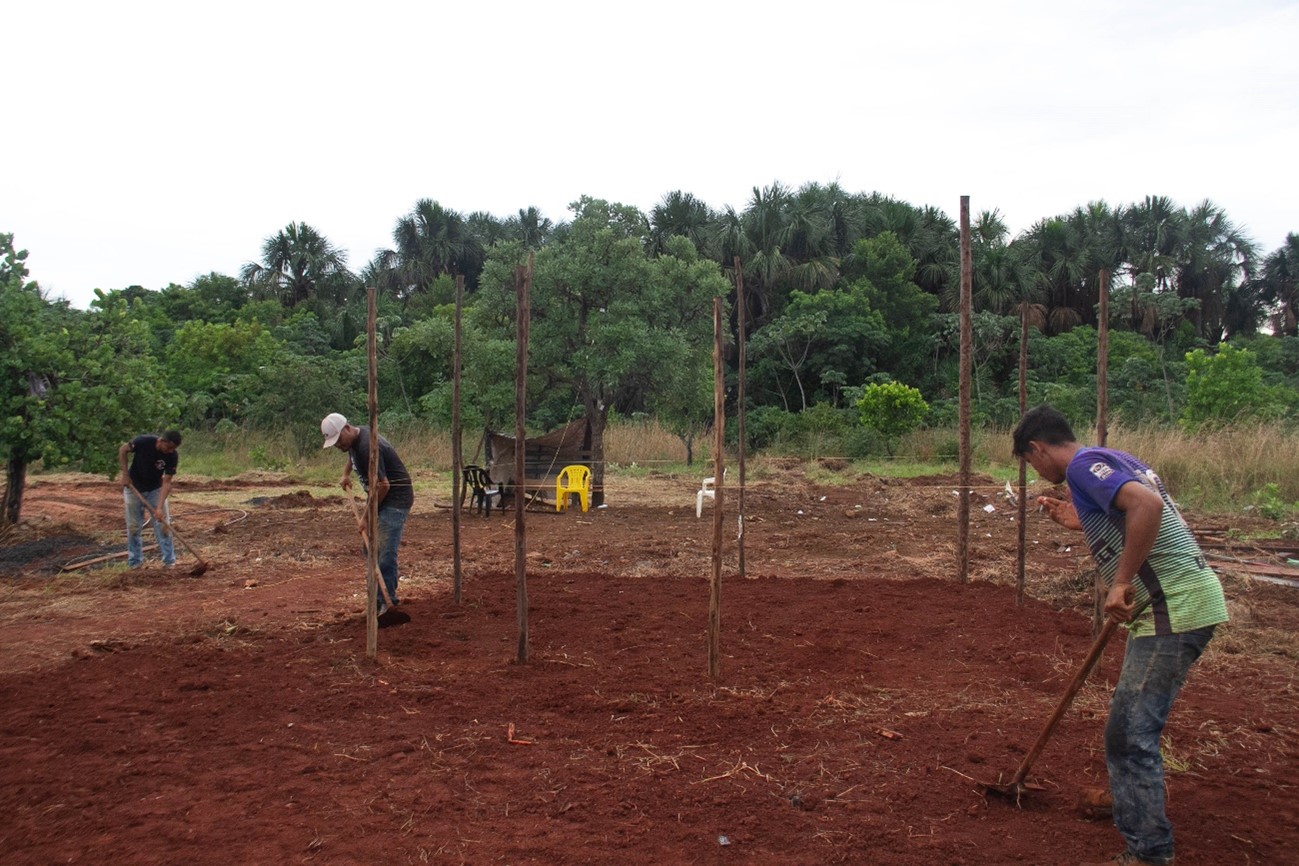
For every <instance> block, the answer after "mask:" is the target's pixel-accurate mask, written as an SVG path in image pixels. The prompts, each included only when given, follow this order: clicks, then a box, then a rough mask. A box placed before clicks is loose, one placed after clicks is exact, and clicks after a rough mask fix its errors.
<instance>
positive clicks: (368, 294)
mask: <svg viewBox="0 0 1299 866" xmlns="http://www.w3.org/2000/svg"><path fill="white" fill-rule="evenodd" d="M365 300H366V321H365V332H366V343H367V352H366V354H367V356H368V357H369V389H368V390H369V403H370V465H369V467H368V468H367V469H366V491H367V495H366V497H365V514H366V518H365V520H366V530H367V532H368V534H369V542H368V545H367V547H368V548H369V549H368V550H367V551H366V553H367V556H366V560H365V611H366V613H365V655H366V657H367V658H374V657H375V655H376V654H377V653H378V651H379V580H380V579H381V578H380V575H379V500H378V499H377V498H376V497H375V495H374V494H375V489H376V488H377V487H378V484H379V362H378V357H379V349H378V338H377V336H376V334H377V329H376V327H375V322H376V320H377V318H378V315H377V312H376V310H377V302H376V300H375V288H374V286H370V287H368V288H367V289H366V290H365Z"/></svg>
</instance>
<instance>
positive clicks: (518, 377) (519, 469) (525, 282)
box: [514, 253, 533, 664]
mask: <svg viewBox="0 0 1299 866" xmlns="http://www.w3.org/2000/svg"><path fill="white" fill-rule="evenodd" d="M532 263H533V254H532V253H529V254H528V264H527V267H524V266H523V265H519V266H517V267H515V269H514V292H515V295H516V307H515V311H514V328H515V340H516V345H515V354H514V590H515V599H516V602H517V619H518V625H519V646H518V653H517V658H518V661H519V664H525V663H526V662H527V661H528V570H527V552H528V546H527V533H526V531H525V529H524V525H523V514H524V510H525V506H526V505H527V501H526V500H527V496H526V495H525V485H524V481H525V480H526V476H525V475H524V471H525V469H526V464H525V461H524V457H525V456H526V453H527V450H528V449H527V448H525V447H524V443H525V442H526V441H527V431H526V430H525V428H524V424H523V419H524V418H525V417H526V416H527V394H528V387H527V386H528V319H529V317H530V316H531V314H532V312H531V305H530V302H529V297H528V296H529V294H530V293H531V291H532Z"/></svg>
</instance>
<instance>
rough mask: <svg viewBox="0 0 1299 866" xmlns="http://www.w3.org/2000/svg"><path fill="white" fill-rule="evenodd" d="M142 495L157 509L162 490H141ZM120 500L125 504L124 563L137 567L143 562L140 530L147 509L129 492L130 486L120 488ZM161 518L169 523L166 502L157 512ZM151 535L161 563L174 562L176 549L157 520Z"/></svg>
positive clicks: (169, 535) (142, 542) (173, 563)
mask: <svg viewBox="0 0 1299 866" xmlns="http://www.w3.org/2000/svg"><path fill="white" fill-rule="evenodd" d="M140 495H141V496H143V497H144V498H145V499H146V500H147V501H148V503H149V505H150V506H152V507H153V510H154V511H158V497H159V496H161V495H162V490H161V489H159V490H141V491H140ZM122 501H123V503H124V504H125V506H126V564H127V565H128V566H130V567H131V568H139V567H140V565H141V564H142V563H143V562H144V540H143V538H142V537H141V530H142V529H143V528H144V518H145V515H146V514H148V511H147V510H146V509H145V507H144V506H143V505H142V504H141V503H140V500H139V499H137V498H136V496H135V494H134V493H132V492H131V488H129V487H123V488H122ZM159 513H160V514H161V515H162V519H163V520H165V521H167V523H169V524H170V523H171V511H170V510H169V509H168V508H167V503H165V502H164V503H163V504H162V510H161V511H160V512H159ZM153 537H154V538H155V539H157V541H158V552H159V553H160V554H162V563H163V565H175V564H176V551H175V548H173V547H172V543H171V534H170V533H168V534H167V535H163V534H162V527H161V526H159V525H158V521H156V520H155V521H154V522H153Z"/></svg>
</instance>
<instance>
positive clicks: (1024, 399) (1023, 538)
mask: <svg viewBox="0 0 1299 866" xmlns="http://www.w3.org/2000/svg"><path fill="white" fill-rule="evenodd" d="M1028 309H1029V303H1028V301H1023V302H1021V303H1020V305H1019V414H1020V416H1021V417H1022V416H1023V414H1024V411H1025V410H1026V409H1027V408H1028ZM1015 507H1016V520H1018V521H1019V545H1018V547H1017V548H1016V553H1015V606H1016V607H1023V606H1024V556H1025V552H1026V549H1025V548H1026V545H1027V544H1028V463H1027V461H1026V460H1024V458H1023V457H1020V458H1019V501H1018V502H1016V503H1015Z"/></svg>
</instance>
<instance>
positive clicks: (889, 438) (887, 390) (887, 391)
mask: <svg viewBox="0 0 1299 866" xmlns="http://www.w3.org/2000/svg"><path fill="white" fill-rule="evenodd" d="M857 411H858V413H859V417H860V418H861V423H862V425H863V426H864V427H866V428H867V429H870V430H874V431H875V432H877V433H879V434H880V436H881V437H882V438H883V439H884V449H885V450H886V451H887V452H888V454H889V456H890V457H892V456H893V448H894V446H895V445H896V444H897V441H898V440H899V439H901V438H902V437H903V436H905V435H907V434H908V433H910V432H911V431H913V430H915V429H916V428H917V427H919V426H920V422H921V421H923V420H924V419H925V414H926V413H927V412H928V411H929V405H928V404H927V403H925V399H924V397H922V396H921V395H920V391H919V389H916V388H912V387H911V386H910V385H903V384H902V383H901V382H885V383H882V384H872V385H867V386H866V387H865V388H863V389H862V395H861V399H860V400H858V401H857Z"/></svg>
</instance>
